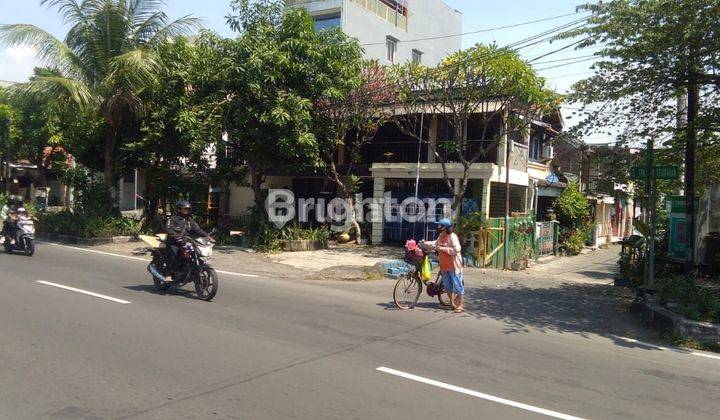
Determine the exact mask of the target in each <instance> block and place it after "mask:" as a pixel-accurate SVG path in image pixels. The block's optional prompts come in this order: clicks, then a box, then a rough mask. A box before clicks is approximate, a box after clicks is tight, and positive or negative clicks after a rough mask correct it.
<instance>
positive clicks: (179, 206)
mask: <svg viewBox="0 0 720 420" xmlns="http://www.w3.org/2000/svg"><path fill="white" fill-rule="evenodd" d="M189 208H192V206H191V205H190V202H189V201H187V200H180V201H178V202H177V203H175V211H177V212H179V211H180V210H181V209H189Z"/></svg>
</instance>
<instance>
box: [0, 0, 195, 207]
mask: <svg viewBox="0 0 720 420" xmlns="http://www.w3.org/2000/svg"><path fill="white" fill-rule="evenodd" d="M40 4H41V5H47V6H48V7H56V8H57V9H58V12H59V13H60V15H61V16H62V17H63V19H64V21H65V23H66V24H68V25H70V30H69V31H68V33H67V36H66V37H65V41H64V42H63V41H60V40H58V39H57V38H55V37H53V36H52V35H50V34H49V33H48V32H46V31H44V30H42V29H40V28H38V27H36V26H34V25H29V24H12V25H0V42H2V43H4V44H6V45H10V46H13V45H19V44H27V45H31V46H33V47H35V48H36V50H37V51H38V53H37V57H38V58H39V59H40V60H41V61H42V62H43V63H44V64H45V65H48V66H50V67H52V68H53V69H55V70H57V74H54V75H43V76H38V77H36V78H34V80H31V81H29V82H28V83H23V84H20V85H18V87H17V88H16V89H15V90H16V92H17V94H19V95H25V96H30V97H35V98H42V97H54V98H66V99H67V100H69V101H70V102H71V103H73V104H74V105H75V106H77V107H79V108H83V109H85V110H92V111H94V112H97V113H99V114H101V115H102V117H103V119H104V123H105V125H106V126H107V130H106V133H105V134H106V135H105V139H104V144H103V145H102V149H103V150H102V153H103V160H104V162H103V174H104V178H105V184H106V187H107V190H108V204H109V205H110V206H111V207H116V206H117V180H118V173H119V171H118V166H119V162H118V159H117V151H118V150H119V148H120V146H121V144H122V140H123V135H124V134H125V132H124V130H125V129H126V127H128V126H132V125H135V124H136V123H137V121H138V118H139V116H140V113H141V111H142V105H143V104H142V100H141V99H140V97H139V96H138V93H139V92H140V91H141V90H142V89H143V88H144V87H146V86H148V85H149V84H150V83H151V82H152V81H153V79H154V77H155V75H156V73H157V57H156V54H155V52H154V50H153V48H154V47H155V46H157V45H158V44H159V43H161V42H163V41H165V40H166V39H168V38H172V37H176V36H180V35H184V34H187V33H189V32H190V31H191V30H193V29H195V28H197V27H198V26H199V25H198V21H197V20H196V19H194V18H191V17H187V16H186V17H182V18H180V19H177V20H175V21H172V22H169V21H168V17H167V15H166V14H165V13H164V12H163V11H162V10H160V6H161V4H162V2H159V1H153V0H131V1H129V0H85V1H82V2H78V1H77V0H41V1H40Z"/></svg>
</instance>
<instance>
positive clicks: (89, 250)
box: [48, 242, 260, 277]
mask: <svg viewBox="0 0 720 420" xmlns="http://www.w3.org/2000/svg"><path fill="white" fill-rule="evenodd" d="M48 243H49V244H51V245H55V246H59V247H63V248H69V249H74V250H76V251H84V252H91V253H94V254H101V255H109V256H111V257H120V258H127V259H129V260H136V261H144V262H150V261H151V260H150V259H147V258H141V257H131V256H130V255H122V254H115V253H113V252H105V251H98V250H95V249H87V248H79V247H76V246H69V245H62V244H56V243H52V242H48ZM215 271H216V272H218V273H220V274H228V275H231V276H239V277H260V276H258V275H257V274H245V273H235V272H232V271H224V270H215Z"/></svg>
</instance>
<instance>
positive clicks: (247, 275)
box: [215, 270, 260, 277]
mask: <svg viewBox="0 0 720 420" xmlns="http://www.w3.org/2000/svg"><path fill="white" fill-rule="evenodd" d="M215 271H216V272H218V273H220V274H229V275H231V276H240V277H260V276H258V275H257V274H245V273H233V272H232V271H223V270H215Z"/></svg>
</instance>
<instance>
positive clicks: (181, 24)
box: [147, 15, 202, 45]
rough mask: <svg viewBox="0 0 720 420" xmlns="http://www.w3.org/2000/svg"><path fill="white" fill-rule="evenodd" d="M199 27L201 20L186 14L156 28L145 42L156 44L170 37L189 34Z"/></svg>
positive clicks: (200, 26)
mask: <svg viewBox="0 0 720 420" xmlns="http://www.w3.org/2000/svg"><path fill="white" fill-rule="evenodd" d="M201 28H202V20H200V19H198V18H195V17H192V16H190V15H186V16H183V17H181V18H178V19H176V20H174V21H172V22H170V23H168V24H167V25H165V26H164V27H162V28H159V29H157V30H156V32H155V34H154V35H153V36H152V37H150V38H148V40H147V44H148V45H156V44H159V43H161V42H163V41H166V40H168V39H170V38H175V37H179V36H186V35H190V34H192V33H193V32H195V31H197V30H199V29H201Z"/></svg>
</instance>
